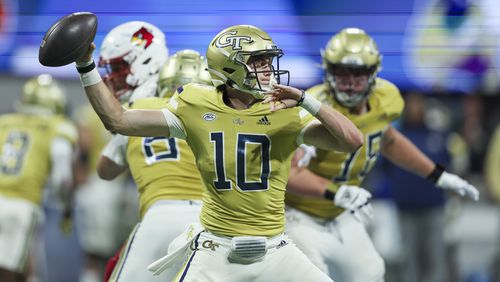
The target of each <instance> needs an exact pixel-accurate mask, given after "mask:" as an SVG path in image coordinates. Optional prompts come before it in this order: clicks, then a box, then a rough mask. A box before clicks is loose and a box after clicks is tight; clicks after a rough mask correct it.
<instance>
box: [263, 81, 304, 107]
mask: <svg viewBox="0 0 500 282" xmlns="http://www.w3.org/2000/svg"><path fill="white" fill-rule="evenodd" d="M301 97H302V90H300V89H297V88H295V87H291V86H286V85H281V84H273V89H272V90H270V91H267V92H266V93H265V97H264V101H262V103H270V105H271V112H276V111H279V110H282V109H286V108H292V107H295V106H297V103H298V101H299V100H300V98H301Z"/></svg>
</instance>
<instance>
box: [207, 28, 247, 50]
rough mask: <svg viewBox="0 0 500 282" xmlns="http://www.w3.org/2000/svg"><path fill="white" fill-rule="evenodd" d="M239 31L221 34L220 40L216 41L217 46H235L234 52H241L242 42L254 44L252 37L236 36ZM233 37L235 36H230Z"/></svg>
mask: <svg viewBox="0 0 500 282" xmlns="http://www.w3.org/2000/svg"><path fill="white" fill-rule="evenodd" d="M236 33H238V31H236V30H233V31H228V32H226V33H223V34H221V36H219V38H217V40H216V41H215V46H217V48H224V47H227V46H233V50H241V42H242V41H246V42H247V43H252V42H253V40H252V37H250V36H234V35H235V34H236ZM230 35H233V36H230Z"/></svg>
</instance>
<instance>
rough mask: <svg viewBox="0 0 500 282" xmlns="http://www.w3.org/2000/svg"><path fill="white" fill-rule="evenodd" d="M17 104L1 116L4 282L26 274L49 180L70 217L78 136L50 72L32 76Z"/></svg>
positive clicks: (0, 277)
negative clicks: (44, 189)
mask: <svg viewBox="0 0 500 282" xmlns="http://www.w3.org/2000/svg"><path fill="white" fill-rule="evenodd" d="M15 108H16V113H11V114H5V115H2V116H0V250H1V251H0V281H9V282H10V281H24V280H25V279H26V271H27V269H26V267H27V259H28V257H29V250H30V246H31V242H32V241H33V239H34V237H35V234H36V231H37V227H38V225H39V224H40V223H41V222H42V220H43V214H42V210H41V208H40V204H41V201H42V192H43V187H44V185H45V183H46V182H47V180H50V183H51V185H50V186H51V187H53V188H54V189H55V190H56V191H55V192H56V193H57V194H58V195H59V196H60V197H61V200H63V201H62V203H63V205H64V206H65V212H64V214H65V216H66V217H67V216H69V213H68V212H69V210H70V209H71V207H70V206H69V205H68V204H69V203H70V197H71V191H72V186H73V171H72V170H73V152H74V147H75V146H74V145H75V142H76V139H77V131H76V128H75V127H74V125H73V124H72V123H71V122H70V121H69V120H68V119H67V118H66V117H65V116H64V115H65V110H66V98H65V95H64V92H63V91H62V89H61V88H60V87H59V86H58V84H57V83H56V81H55V80H54V79H53V78H52V77H51V76H50V75H47V74H43V75H40V76H38V77H35V78H32V79H30V80H29V81H28V82H27V83H26V84H25V85H24V87H23V90H22V94H21V100H20V101H19V102H18V103H17V104H16V105H15ZM67 219H68V218H65V219H64V220H67Z"/></svg>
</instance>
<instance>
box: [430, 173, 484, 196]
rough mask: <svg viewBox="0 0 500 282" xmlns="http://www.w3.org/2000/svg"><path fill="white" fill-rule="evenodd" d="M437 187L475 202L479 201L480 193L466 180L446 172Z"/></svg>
mask: <svg viewBox="0 0 500 282" xmlns="http://www.w3.org/2000/svg"><path fill="white" fill-rule="evenodd" d="M436 186H437V187H439V188H442V189H449V190H452V191H455V192H456V193H458V194H459V195H460V196H462V197H469V198H471V199H473V200H474V201H477V200H478V199H479V191H478V190H477V189H476V187H474V186H472V185H471V184H470V183H469V182H467V181H466V180H464V179H462V178H460V177H459V176H457V175H455V174H452V173H448V172H446V171H444V172H443V173H442V174H441V176H440V177H439V179H438V181H437V182H436Z"/></svg>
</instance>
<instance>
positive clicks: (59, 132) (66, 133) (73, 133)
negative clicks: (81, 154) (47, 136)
mask: <svg viewBox="0 0 500 282" xmlns="http://www.w3.org/2000/svg"><path fill="white" fill-rule="evenodd" d="M55 136H56V137H62V138H64V139H66V140H68V141H69V142H70V143H71V144H76V141H77V139H78V131H77V129H76V127H75V125H74V124H73V123H72V122H70V121H69V120H61V121H58V122H57V123H56V125H55Z"/></svg>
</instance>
